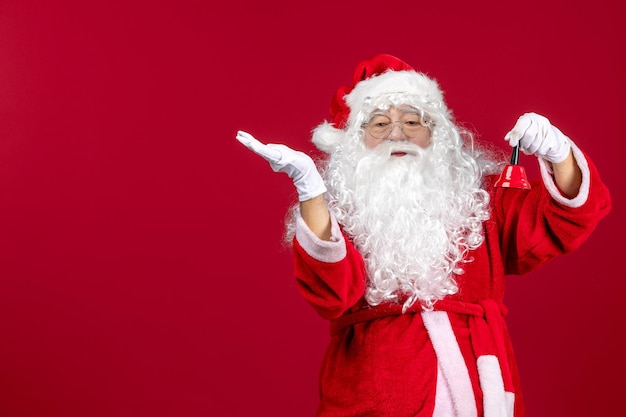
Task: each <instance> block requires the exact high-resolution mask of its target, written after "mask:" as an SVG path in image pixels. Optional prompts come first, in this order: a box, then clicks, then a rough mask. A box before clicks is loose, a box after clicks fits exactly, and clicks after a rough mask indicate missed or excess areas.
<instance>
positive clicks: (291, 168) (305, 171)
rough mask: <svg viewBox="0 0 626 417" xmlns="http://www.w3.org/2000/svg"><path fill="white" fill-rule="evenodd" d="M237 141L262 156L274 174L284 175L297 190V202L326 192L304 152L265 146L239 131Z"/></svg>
mask: <svg viewBox="0 0 626 417" xmlns="http://www.w3.org/2000/svg"><path fill="white" fill-rule="evenodd" d="M237 140H238V141H239V142H241V143H243V144H244V145H246V147H247V148H248V149H250V150H251V151H253V152H254V153H256V154H257V155H260V156H262V157H263V159H265V160H266V161H267V162H269V163H270V166H271V167H272V169H273V170H274V171H275V172H284V173H286V174H287V175H288V176H289V178H291V179H292V180H293V183H294V185H295V186H296V189H297V190H298V199H299V201H305V200H310V199H312V198H313V197H316V196H318V195H320V194H323V193H325V192H326V186H325V185H324V181H323V180H322V176H321V175H320V173H319V172H318V171H317V167H316V166H315V162H313V160H312V159H311V157H310V156H308V155H307V154H305V153H304V152H300V151H294V150H293V149H291V148H289V147H288V146H285V145H277V144H272V143H269V144H267V145H265V144H263V143H261V142H259V141H258V140H256V139H255V138H254V136H252V135H251V134H249V133H247V132H244V131H241V130H240V131H238V132H237Z"/></svg>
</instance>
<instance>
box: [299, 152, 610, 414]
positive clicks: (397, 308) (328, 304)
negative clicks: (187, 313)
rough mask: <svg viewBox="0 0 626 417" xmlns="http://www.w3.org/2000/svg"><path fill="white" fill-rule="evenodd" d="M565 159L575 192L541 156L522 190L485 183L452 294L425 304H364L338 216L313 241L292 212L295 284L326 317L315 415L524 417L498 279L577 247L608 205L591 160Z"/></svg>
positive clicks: (361, 281) (354, 256)
mask: <svg viewBox="0 0 626 417" xmlns="http://www.w3.org/2000/svg"><path fill="white" fill-rule="evenodd" d="M574 156H575V158H576V161H577V163H578V165H579V166H580V168H581V171H582V173H583V183H582V186H581V189H580V191H579V193H578V195H577V196H576V197H575V198H573V199H569V198H566V197H564V196H562V195H561V194H560V192H559V191H558V189H557V188H556V186H555V184H554V182H553V179H552V177H551V175H550V172H549V168H548V166H547V164H545V163H544V162H543V161H540V170H541V174H542V178H543V181H533V182H532V190H530V191H526V190H517V189H510V188H496V189H494V188H493V187H491V186H489V187H488V189H490V193H491V206H492V215H491V219H490V220H488V221H487V222H485V223H484V236H485V241H484V243H483V244H482V245H481V246H480V247H479V248H478V249H476V250H475V251H472V253H471V257H472V258H473V259H474V260H473V261H472V262H470V263H468V264H466V266H465V274H463V275H460V276H458V277H457V283H458V286H459V291H458V293H457V294H455V295H453V296H449V297H447V298H446V299H444V300H441V301H439V302H437V303H436V304H435V311H432V312H424V311H421V310H420V308H421V307H419V306H414V307H413V308H412V309H411V310H410V311H408V312H406V313H404V314H402V312H401V309H402V306H401V305H399V304H385V305H380V306H377V307H370V306H368V305H367V303H366V302H365V301H364V299H363V295H364V291H365V285H366V279H367V278H366V270H365V265H364V261H363V258H362V256H361V254H360V253H359V252H358V251H357V250H356V249H355V247H354V245H353V244H352V242H351V241H350V239H349V238H348V237H347V236H345V235H343V233H342V232H341V229H340V226H339V225H338V224H337V223H336V221H335V220H334V219H333V238H332V239H331V241H322V240H320V239H318V238H317V237H316V236H314V235H313V234H312V233H311V231H310V230H309V229H308V228H307V226H306V224H305V223H304V221H303V220H302V219H301V218H300V219H298V222H297V227H296V237H295V239H294V261H295V276H296V281H297V283H298V287H299V289H300V291H301V293H302V295H303V297H304V298H305V299H306V301H307V302H309V303H310V304H311V305H312V306H313V308H315V310H316V311H317V312H318V313H319V314H320V316H322V317H323V318H325V319H328V320H330V321H331V340H330V343H329V346H328V348H327V351H326V354H325V358H324V361H323V363H322V367H321V373H320V381H319V383H320V405H319V409H318V413H317V415H318V416H323V417H327V416H333V417H334V416H336V417H339V416H341V417H348V416H393V417H402V416H412V417H414V416H424V417H425V416H429V417H430V416H468V417H469V416H471V417H474V416H485V417H505V416H506V417H512V416H515V417H523V416H524V407H523V402H522V400H521V387H520V380H519V373H518V371H517V367H516V363H515V358H514V355H513V349H512V347H511V342H510V338H509V335H508V332H507V329H506V324H505V322H504V318H503V317H504V314H505V312H506V309H505V307H504V305H503V304H502V302H503V297H504V277H505V275H507V274H523V273H526V272H529V271H532V270H534V269H536V268H537V267H539V266H541V265H542V264H545V263H546V262H547V261H549V260H550V259H552V258H553V257H555V256H558V255H562V254H565V253H568V252H571V251H572V250H574V249H576V248H577V247H579V246H580V245H581V244H582V243H583V242H584V241H585V239H586V238H587V237H588V236H589V235H590V233H591V232H592V231H593V230H594V228H595V227H596V225H597V223H598V221H599V220H600V219H601V218H602V217H604V216H605V215H606V214H607V213H608V212H609V210H610V208H611V200H610V196H609V193H608V190H607V189H606V187H605V186H604V184H603V183H602V182H601V180H600V177H599V176H598V173H597V171H596V169H595V167H594V166H593V165H592V164H591V163H590V162H589V161H588V160H587V159H586V158H585V156H584V155H583V154H582V152H581V151H580V150H579V149H578V148H576V147H575V146H574Z"/></svg>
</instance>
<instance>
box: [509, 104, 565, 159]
mask: <svg viewBox="0 0 626 417" xmlns="http://www.w3.org/2000/svg"><path fill="white" fill-rule="evenodd" d="M504 140H506V141H507V142H509V145H511V146H516V145H517V144H518V143H519V145H520V149H521V150H522V151H523V152H524V153H526V154H528V155H530V154H533V155H535V156H537V157H539V158H543V159H545V160H546V161H550V162H553V163H559V162H562V161H564V160H565V158H567V156H568V155H569V153H570V149H571V145H570V143H571V141H570V139H569V138H568V137H567V136H565V135H564V134H563V133H562V132H561V131H560V130H559V129H557V128H556V127H555V126H553V125H552V124H551V123H550V121H549V120H548V119H547V118H546V117H544V116H541V115H539V114H536V113H526V114H523V115H522V116H520V118H519V119H517V123H516V124H515V126H514V127H513V129H512V130H511V131H510V132H509V133H507V134H506V136H505V137H504Z"/></svg>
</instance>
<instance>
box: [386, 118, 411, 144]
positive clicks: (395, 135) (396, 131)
mask: <svg viewBox="0 0 626 417" xmlns="http://www.w3.org/2000/svg"><path fill="white" fill-rule="evenodd" d="M406 138H407V137H406V135H405V134H404V131H403V130H402V127H401V126H400V124H399V123H397V122H394V123H392V124H391V131H390V132H389V135H388V136H387V140H405V139H406Z"/></svg>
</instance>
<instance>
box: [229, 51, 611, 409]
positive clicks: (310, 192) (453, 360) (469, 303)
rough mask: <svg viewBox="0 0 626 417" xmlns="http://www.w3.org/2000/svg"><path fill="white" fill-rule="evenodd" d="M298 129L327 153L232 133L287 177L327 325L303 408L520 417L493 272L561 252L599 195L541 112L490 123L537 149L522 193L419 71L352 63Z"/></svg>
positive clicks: (585, 230)
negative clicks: (325, 102)
mask: <svg viewBox="0 0 626 417" xmlns="http://www.w3.org/2000/svg"><path fill="white" fill-rule="evenodd" d="M331 116H332V120H331V121H330V122H326V121H325V122H323V123H322V124H320V125H319V126H318V127H317V128H316V129H315V130H314V131H313V137H312V140H313V143H314V144H315V145H316V146H317V147H318V148H319V149H320V150H322V151H324V152H325V154H326V155H327V157H326V158H325V159H323V160H320V161H313V160H312V159H311V158H310V157H309V156H307V155H306V154H304V153H302V152H298V151H295V150H293V149H291V148H289V147H287V146H286V145H282V144H267V145H266V144H263V143H262V142H260V141H258V140H257V139H255V138H254V137H253V136H252V135H250V134H249V133H246V132H243V131H240V132H238V134H237V139H238V140H239V141H240V142H241V143H243V144H244V145H246V146H247V147H248V148H249V149H251V150H252V151H254V152H255V153H257V154H259V155H260V156H262V157H263V158H265V159H266V160H267V161H268V162H269V163H270V165H271V167H272V168H273V169H274V170H275V171H280V172H284V173H287V174H288V175H289V177H291V178H292V179H293V181H294V184H295V187H296V189H297V191H298V196H299V202H298V203H297V204H296V205H294V207H293V209H292V215H291V216H289V221H288V222H287V229H286V237H287V239H288V240H289V241H290V242H292V243H293V246H292V247H293V253H294V260H295V277H296V281H297V283H298V286H299V289H300V290H301V293H302V295H303V297H304V298H305V299H306V300H307V301H308V302H309V303H310V304H311V305H312V306H313V308H314V309H315V310H316V311H317V312H318V313H319V314H320V316H321V317H323V318H324V319H327V320H329V321H330V328H331V335H332V337H331V340H330V344H329V346H328V349H327V351H326V355H325V358H324V361H323V364H322V369H321V375H320V405H319V408H318V413H317V415H318V416H336V417H339V416H341V417H347V416H393V417H400V416H413V417H414V416H486V417H505V416H507V417H510V416H515V417H519V416H523V415H524V407H523V402H522V401H521V388H520V380H519V374H518V372H517V368H516V364H515V358H514V355H513V349H512V346H511V343H510V338H509V336H508V333H507V330H506V324H505V321H504V315H505V313H506V308H505V306H504V305H503V296H504V277H505V275H507V274H523V273H526V272H528V271H531V270H534V269H535V268H537V267H539V266H541V265H542V264H544V263H546V262H547V261H548V260H550V259H552V258H553V257H555V256H558V255H561V254H565V253H568V252H570V251H572V250H574V249H576V248H577V247H578V246H580V244H581V243H583V241H584V240H585V239H586V238H587V237H588V236H589V234H590V233H591V232H592V231H593V229H594V228H595V226H596V225H597V223H598V221H599V220H600V219H601V218H602V217H604V216H605V215H606V214H607V213H608V211H609V210H610V207H611V200H610V196H609V193H608V191H607V189H606V187H605V186H604V185H603V183H602V182H601V180H600V178H599V177H598V173H597V171H596V169H595V167H594V166H593V164H592V163H591V162H590V161H589V159H588V158H587V156H586V155H585V154H584V153H583V152H582V151H581V150H580V149H579V148H578V147H577V146H576V145H575V144H574V143H573V142H572V140H571V139H570V138H568V137H567V136H565V135H564V134H563V133H562V132H561V131H560V130H559V129H557V128H556V127H555V126H553V125H552V124H551V123H550V121H549V120H548V119H547V118H545V117H543V116H541V115H538V114H535V113H527V114H524V115H522V116H521V117H520V118H519V119H518V120H517V123H516V124H515V125H514V127H513V129H512V130H511V131H510V132H509V133H508V134H506V135H505V139H506V140H507V141H508V143H509V144H510V145H511V146H519V147H520V148H521V149H522V150H523V151H524V152H525V153H527V154H534V155H535V156H537V159H538V162H539V167H540V172H541V179H538V180H534V181H531V189H530V190H521V189H514V188H498V187H494V186H493V185H494V181H495V180H496V179H497V174H498V173H499V172H500V171H501V170H502V167H503V165H504V161H505V158H504V157H503V155H502V154H501V152H499V151H496V150H494V149H495V147H488V146H485V145H484V144H479V143H477V142H476V141H474V140H473V137H472V134H471V132H469V131H465V130H464V129H462V128H460V127H459V126H458V125H456V124H455V122H454V119H453V117H452V115H451V112H450V111H449V110H448V108H447V106H446V103H445V101H444V98H443V94H442V92H441V90H440V88H439V86H438V84H437V82H436V81H435V80H433V79H432V78H430V77H428V76H426V75H425V74H423V73H420V72H417V71H415V70H414V69H413V68H411V67H410V66H409V65H408V64H406V63H405V62H403V61H401V60H399V59H398V58H396V57H393V56H390V55H377V56H375V57H373V58H371V59H368V60H365V61H363V62H361V63H359V65H357V68H356V69H355V71H354V76H353V82H352V84H351V85H347V86H343V87H341V88H339V89H338V91H337V94H336V95H335V97H334V99H333V101H332V105H331Z"/></svg>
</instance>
